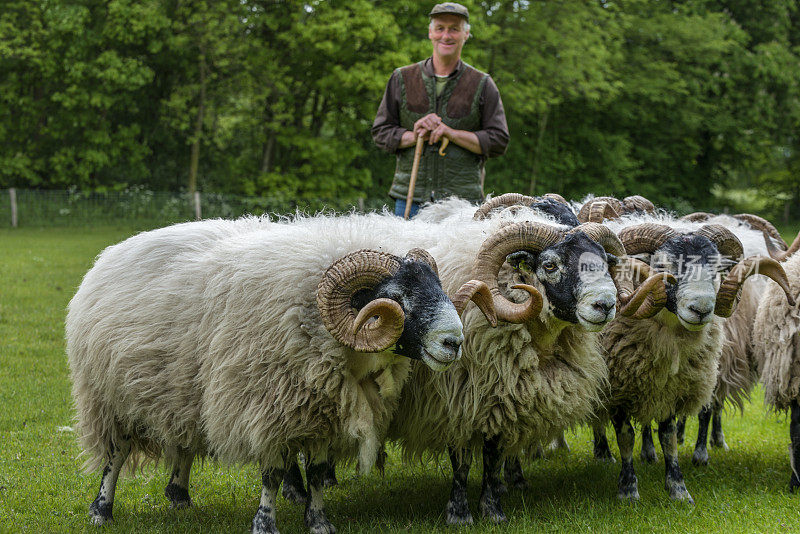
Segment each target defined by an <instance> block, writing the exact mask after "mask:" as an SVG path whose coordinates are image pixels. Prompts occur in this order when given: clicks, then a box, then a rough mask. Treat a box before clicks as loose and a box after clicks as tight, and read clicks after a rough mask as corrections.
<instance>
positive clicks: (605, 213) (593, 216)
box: [578, 197, 623, 223]
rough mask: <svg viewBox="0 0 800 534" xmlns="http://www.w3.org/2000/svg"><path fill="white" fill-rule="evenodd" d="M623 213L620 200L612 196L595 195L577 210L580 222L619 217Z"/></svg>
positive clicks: (601, 220)
mask: <svg viewBox="0 0 800 534" xmlns="http://www.w3.org/2000/svg"><path fill="white" fill-rule="evenodd" d="M622 213H623V206H622V202H620V201H619V200H617V199H616V198H614V197H595V198H593V199H592V200H590V201H589V202H587V203H586V204H584V205H583V206H581V209H580V211H579V212H578V220H579V221H580V222H597V223H599V222H603V221H604V220H606V219H619V217H620V215H621V214H622Z"/></svg>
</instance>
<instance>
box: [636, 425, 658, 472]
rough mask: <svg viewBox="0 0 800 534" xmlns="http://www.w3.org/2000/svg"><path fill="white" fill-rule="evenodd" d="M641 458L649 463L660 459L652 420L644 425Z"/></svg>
mask: <svg viewBox="0 0 800 534" xmlns="http://www.w3.org/2000/svg"><path fill="white" fill-rule="evenodd" d="M639 458H641V459H642V461H643V462H647V463H649V464H652V463H654V462H655V461H656V460H658V455H657V454H656V445H655V443H653V429H652V428H650V421H648V422H647V423H646V424H643V425H642V450H641V452H639Z"/></svg>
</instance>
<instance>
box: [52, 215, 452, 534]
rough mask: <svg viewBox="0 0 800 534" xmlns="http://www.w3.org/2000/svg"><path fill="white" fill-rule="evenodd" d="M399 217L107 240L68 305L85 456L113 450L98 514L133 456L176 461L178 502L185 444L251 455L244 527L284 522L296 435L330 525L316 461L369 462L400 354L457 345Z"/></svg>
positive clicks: (226, 225) (232, 457) (437, 359)
mask: <svg viewBox="0 0 800 534" xmlns="http://www.w3.org/2000/svg"><path fill="white" fill-rule="evenodd" d="M407 230H408V229H407V228H405V227H404V226H402V225H400V224H397V223H395V224H389V223H388V222H387V223H386V224H384V225H382V226H381V227H376V226H375V225H374V224H373V223H372V222H370V221H368V220H367V219H365V218H358V217H341V218H334V217H316V218H312V219H311V220H310V222H309V221H306V223H305V224H302V225H301V224H271V223H268V222H266V221H262V220H258V219H244V220H241V221H233V222H231V221H203V222H197V223H186V224H181V225H175V226H171V227H168V228H164V229H160V230H155V231H152V232H146V233H142V234H139V235H137V236H134V237H132V238H130V239H128V240H126V241H124V242H122V243H120V244H118V245H115V246H112V247H109V248H107V249H106V250H105V251H104V252H103V253H101V254H100V255H99V257H98V258H97V261H96V263H95V265H94V267H92V269H91V270H90V271H89V272H88V273H87V275H86V277H85V278H84V280H83V282H82V284H81V286H80V288H79V289H78V292H77V293H76V295H75V296H74V298H73V299H72V301H71V302H70V305H69V312H68V315H67V321H66V334H67V352H68V356H69V365H70V370H71V377H72V381H73V397H74V400H75V404H76V408H77V425H76V431H77V433H78V435H79V438H80V441H81V444H82V446H83V449H84V453H85V454H86V455H87V456H88V459H87V462H86V467H87V468H94V469H96V468H98V467H100V466H101V465H103V464H105V469H104V472H103V478H102V482H101V486H100V491H99V493H98V496H97V498H96V499H95V501H94V502H93V503H92V505H91V507H90V511H91V514H92V520H93V522H95V523H96V524H103V523H104V522H106V521H107V520H109V519H111V517H112V507H113V500H114V491H115V487H116V482H117V477H118V475H119V472H120V469H121V468H122V467H123V464H124V463H125V461H126V459H127V458H128V457H129V456H130V459H131V463H132V464H133V465H134V466H135V465H136V463H137V461H138V460H139V459H140V457H144V458H145V459H146V458H155V459H157V458H159V457H163V458H164V459H165V461H166V463H168V464H170V465H172V466H173V473H172V477H171V479H170V483H169V485H168V486H167V489H166V495H167V496H168V497H169V498H170V500H171V501H172V503H173V505H174V506H177V507H180V506H186V505H188V504H189V502H190V499H189V495H188V489H187V488H188V478H189V470H190V468H191V464H192V460H193V457H194V456H196V455H199V456H204V455H211V456H213V457H214V458H216V459H219V460H221V461H225V462H231V463H240V462H259V463H260V465H261V469H262V482H263V487H262V494H261V502H260V505H259V509H258V512H257V513H256V515H255V518H254V519H253V524H252V530H253V532H259V533H260V532H270V533H274V532H277V529H276V526H275V492H276V490H277V485H278V484H279V483H280V480H281V474H282V470H283V468H284V463H285V459H286V458H287V457H291V456H292V455H293V454H295V453H296V451H298V450H303V451H304V452H305V454H306V457H307V458H308V459H309V460H310V465H309V472H310V474H311V475H310V481H309V489H310V492H311V495H312V498H311V499H310V500H309V503H308V505H307V507H306V514H305V518H306V523H307V524H308V526H309V527H310V528H311V530H312V531H314V532H334V530H335V529H334V528H333V526H332V525H331V524H330V523H329V522H328V520H327V519H326V518H325V514H324V510H323V504H322V489H321V482H320V480H319V478H320V469H319V468H318V466H319V465H320V464H322V463H324V462H325V460H326V459H327V458H332V459H341V460H345V461H346V460H348V459H350V458H354V457H357V458H358V460H359V463H360V465H361V466H362V468H363V469H365V470H366V469H369V467H370V466H371V465H372V464H373V463H374V461H375V455H376V451H377V450H378V447H379V445H380V443H381V442H382V440H383V437H384V433H385V430H386V428H387V426H388V424H389V420H390V418H391V415H392V414H393V412H394V410H395V407H396V405H397V400H398V395H399V393H400V389H401V387H402V384H403V382H404V381H405V379H406V377H407V375H408V370H409V363H408V360H407V359H406V358H403V357H398V354H400V355H405V356H409V357H412V358H417V359H421V360H423V361H425V363H426V364H428V365H429V366H430V367H431V368H434V369H444V368H446V367H447V366H448V365H450V364H452V362H454V361H455V360H457V359H458V358H459V357H460V354H461V350H460V345H461V342H462V340H463V336H462V332H461V328H462V325H461V322H460V320H459V318H458V315H457V312H456V310H455V308H454V307H453V305H452V303H451V302H450V301H449V300H448V299H447V297H446V295H445V294H444V292H443V291H442V289H441V285H440V283H439V281H438V278H437V277H436V275H435V269H436V267H435V263H434V262H433V261H432V259H431V258H430V256H429V255H427V254H426V253H424V251H412V252H410V253H409V255H408V256H407V258H406V259H403V258H402V257H399V255H401V254H405V253H406V252H407V251H408V249H407V248H405V249H404V248H403V247H404V245H402V243H406V242H408V241H407V240H406V239H399V238H400V237H401V236H405V235H407ZM362 306H363V307H362ZM357 308H361V311H360V312H358V310H357ZM373 316H377V317H378V319H377V320H372V319H371V318H372V317H373ZM393 344H394V345H395V350H394V352H395V353H392V352H390V351H388V350H387V349H389V348H390V347H391V346H392V345H393ZM365 352H366V353H367V354H364V353H365Z"/></svg>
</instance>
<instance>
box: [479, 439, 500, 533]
mask: <svg viewBox="0 0 800 534" xmlns="http://www.w3.org/2000/svg"><path fill="white" fill-rule="evenodd" d="M502 455H503V449H502V447H501V446H500V437H499V436H494V437H493V438H488V439H487V438H484V440H483V482H482V484H481V498H480V501H479V506H480V510H481V515H482V516H483V517H486V518H488V519H489V520H490V521H491V522H492V523H502V522H503V521H505V520H506V514H504V513H503V507H502V506H501V505H500V492H499V491H497V488H498V487H499V486H501V485H502V484H503V478H502V469H503V462H502V461H501V460H500V458H501V457H502Z"/></svg>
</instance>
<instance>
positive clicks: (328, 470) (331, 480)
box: [322, 452, 386, 488]
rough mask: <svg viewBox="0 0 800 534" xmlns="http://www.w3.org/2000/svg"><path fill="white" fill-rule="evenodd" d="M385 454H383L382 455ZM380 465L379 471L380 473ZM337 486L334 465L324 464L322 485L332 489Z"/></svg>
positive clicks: (332, 462)
mask: <svg viewBox="0 0 800 534" xmlns="http://www.w3.org/2000/svg"><path fill="white" fill-rule="evenodd" d="M385 454H386V453H385V452H384V455H385ZM382 467H383V466H382V465H381V471H382ZM338 484H339V481H338V480H337V479H336V463H335V462H334V461H332V460H331V461H330V462H325V473H324V475H323V477H322V485H323V486H324V487H326V488H332V487H333V486H336V485H338Z"/></svg>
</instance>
